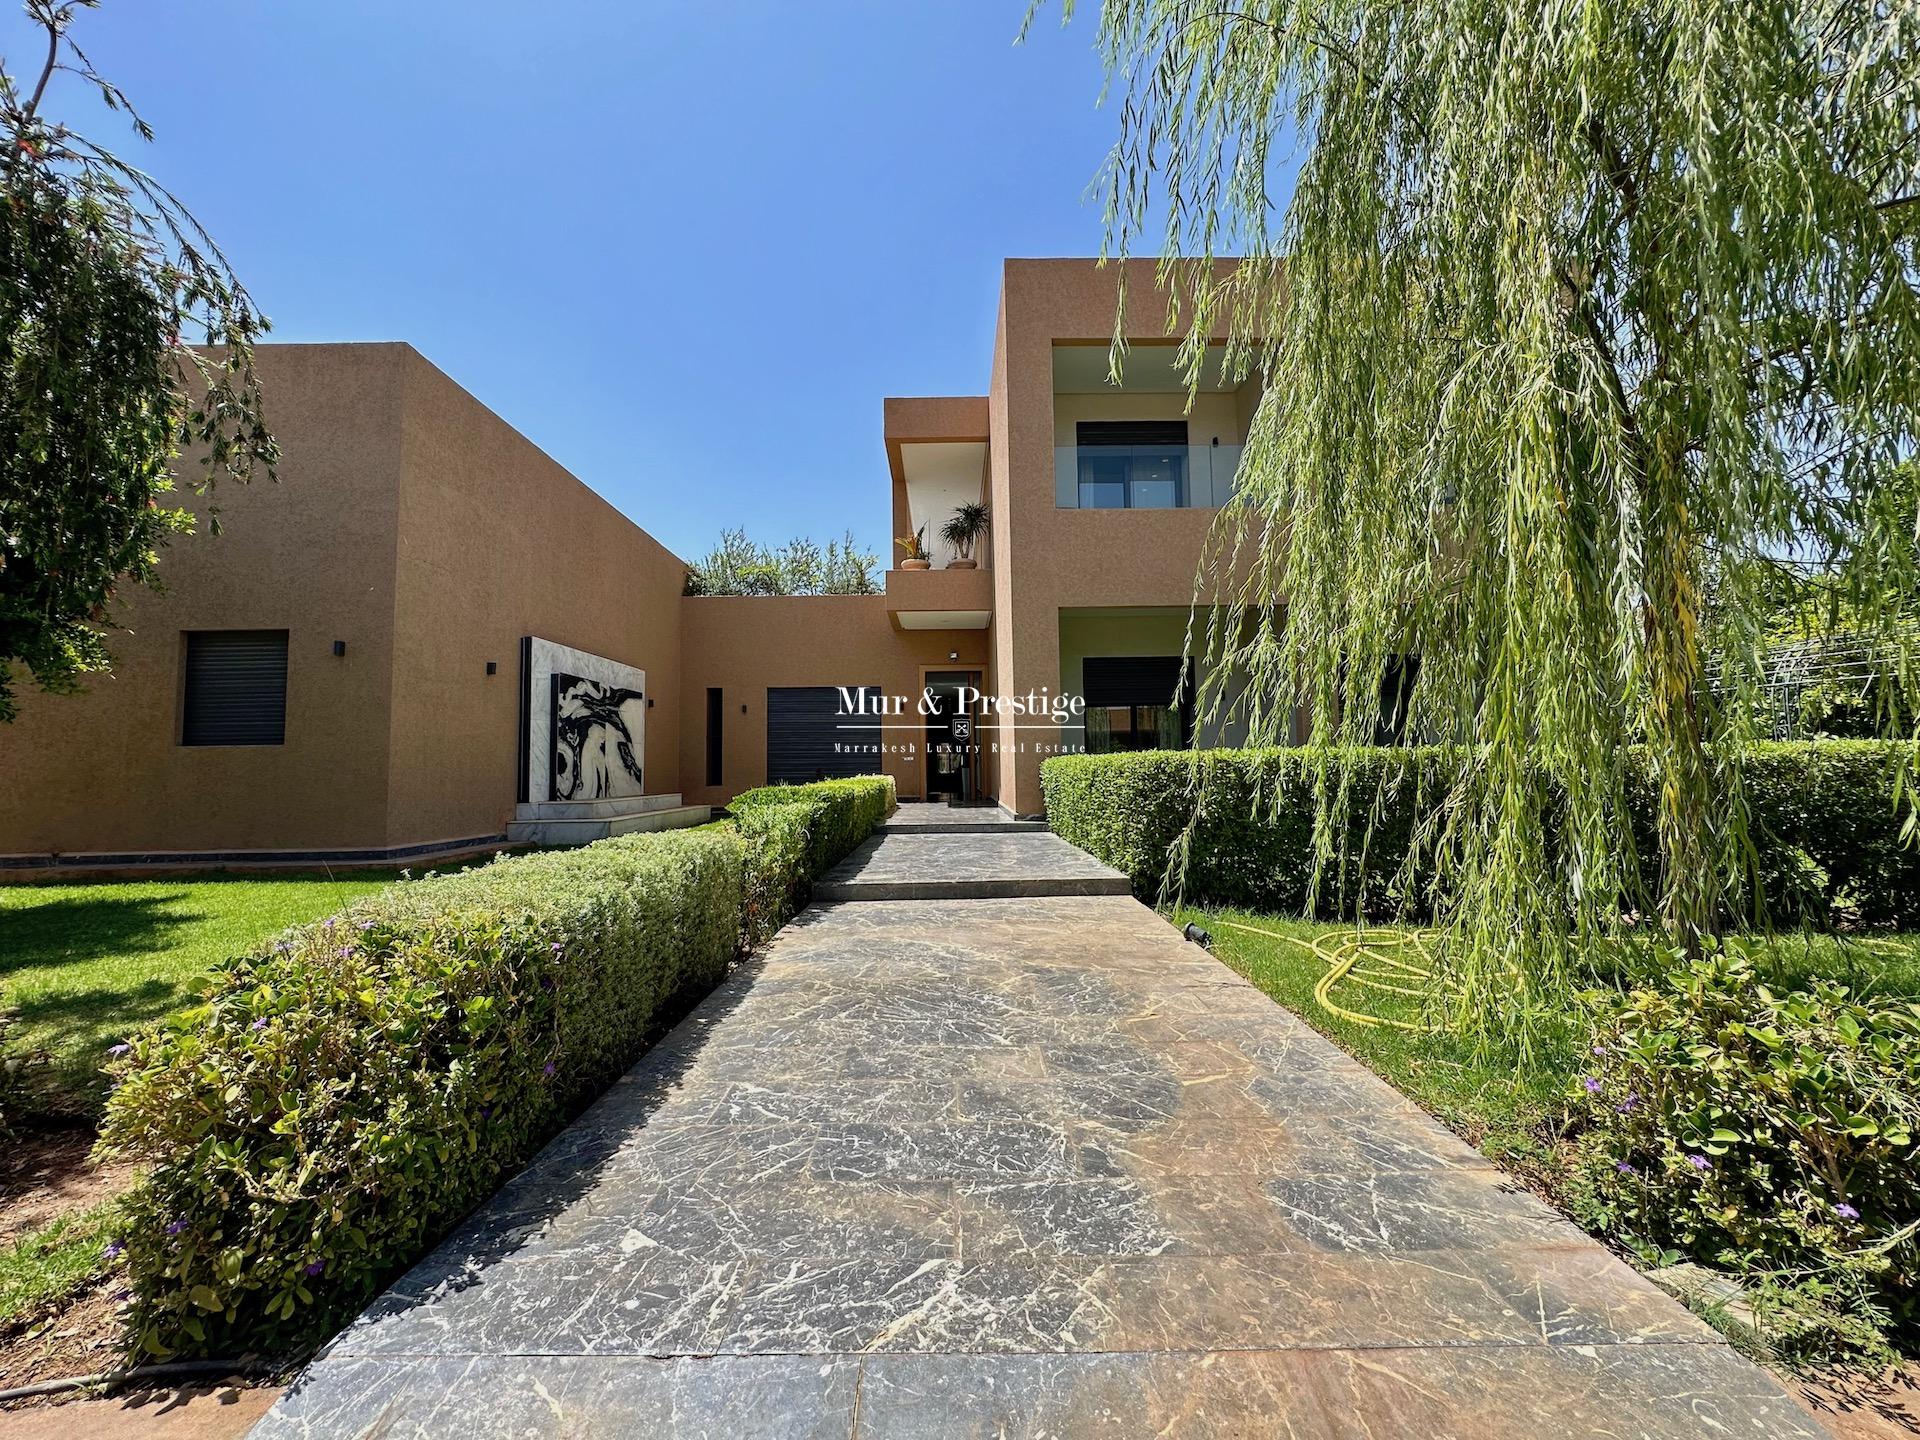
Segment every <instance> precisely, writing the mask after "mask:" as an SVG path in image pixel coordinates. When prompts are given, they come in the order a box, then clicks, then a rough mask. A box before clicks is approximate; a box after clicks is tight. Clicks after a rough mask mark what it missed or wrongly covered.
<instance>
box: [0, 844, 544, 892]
mask: <svg viewBox="0 0 1920 1440" xmlns="http://www.w3.org/2000/svg"><path fill="white" fill-rule="evenodd" d="M513 843H514V842H513V841H511V840H509V839H508V837H507V836H505V835H475V836H470V837H467V838H465V839H459V840H429V841H425V842H423V843H421V844H418V845H390V846H386V847H384V848H379V849H358V850H124V851H122V850H116V851H105V850H101V851H80V852H75V853H73V854H67V853H64V852H60V853H53V854H44V855H0V884H6V883H9V882H30V881H35V880H65V879H78V878H80V877H82V876H106V875H153V874H164V873H166V872H169V871H179V872H191V871H194V870H289V869H294V870H310V869H312V868H314V867H315V866H317V865H360V866H367V867H369V868H380V867H383V866H395V867H398V866H401V865H411V864H416V863H418V862H420V861H426V862H428V863H429V864H437V863H439V862H441V861H444V860H459V859H463V858H466V857H468V856H473V855H483V854H492V853H493V852H494V851H497V850H505V849H510V848H512V845H513Z"/></svg>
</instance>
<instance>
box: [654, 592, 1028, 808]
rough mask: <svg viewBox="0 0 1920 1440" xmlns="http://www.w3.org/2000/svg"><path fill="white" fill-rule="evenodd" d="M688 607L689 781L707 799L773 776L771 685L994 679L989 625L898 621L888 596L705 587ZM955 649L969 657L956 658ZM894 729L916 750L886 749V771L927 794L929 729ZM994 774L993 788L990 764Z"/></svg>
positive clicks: (901, 688)
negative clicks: (718, 776)
mask: <svg viewBox="0 0 1920 1440" xmlns="http://www.w3.org/2000/svg"><path fill="white" fill-rule="evenodd" d="M680 613H681V632H680V654H681V707H680V713H681V720H680V737H681V738H680V776H681V782H682V783H681V789H682V791H683V792H684V793H685V794H686V796H687V799H688V800H689V801H692V802H694V803H698V804H709V803H710V804H721V803H724V802H725V801H726V800H728V799H730V798H731V797H732V796H734V795H737V794H739V793H740V792H741V791H742V790H746V789H750V788H752V787H753V786H755V785H762V784H765V783H766V778H767V690H768V689H769V687H780V686H790V685H877V686H879V687H880V688H881V690H883V691H884V692H886V693H888V694H890V695H906V696H908V697H910V698H916V699H917V697H918V696H919V694H920V690H921V686H922V683H923V677H924V675H925V674H926V672H927V671H929V670H979V671H981V672H982V679H983V681H988V684H989V685H990V683H991V682H990V680H989V679H988V677H989V673H990V672H989V671H988V643H987V636H988V632H986V631H984V630H911V631H909V630H896V629H895V628H894V626H893V622H892V620H891V619H890V618H889V615H888V610H887V598H886V597H885V596H884V595H810V596H790V597H770V596H722V595H713V596H695V597H691V598H688V599H686V600H684V601H683V602H682V603H681V612H680ZM949 652H958V654H959V657H960V658H959V659H958V660H949V659H948V658H947V656H948V653H949ZM710 686H719V687H720V689H721V690H722V692H723V697H722V712H721V713H722V716H723V724H722V727H721V738H722V747H723V754H724V762H723V771H722V780H723V782H724V783H722V784H721V785H718V786H711V787H710V786H707V785H706V784H704V783H703V782H704V781H705V779H706V773H707V743H706V742H707V690H708V688H709V687H710ZM983 688H987V686H983ZM742 706H745V710H744V711H743V710H742V708H741V707H742ZM655 713H658V712H655ZM887 738H888V741H889V743H890V744H908V743H911V744H912V747H913V754H912V755H907V754H904V753H894V754H888V755H884V756H882V769H883V771H884V772H885V773H886V774H889V775H892V776H893V777H894V781H895V783H896V785H897V786H898V787H899V792H900V796H901V798H902V799H914V798H918V797H920V796H921V795H922V794H923V793H924V789H925V780H924V773H925V772H924V760H923V757H924V753H925V745H924V740H923V737H922V736H921V735H919V734H918V733H915V734H911V735H894V734H890V735H889V736H888V737H887ZM986 783H987V785H988V787H989V789H988V793H991V785H992V776H991V770H990V767H989V773H988V775H987V781H986Z"/></svg>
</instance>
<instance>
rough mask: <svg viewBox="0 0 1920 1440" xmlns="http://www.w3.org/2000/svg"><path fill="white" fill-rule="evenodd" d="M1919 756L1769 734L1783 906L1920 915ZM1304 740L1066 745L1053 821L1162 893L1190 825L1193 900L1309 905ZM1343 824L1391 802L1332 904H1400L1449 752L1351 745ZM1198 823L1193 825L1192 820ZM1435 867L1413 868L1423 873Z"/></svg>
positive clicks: (1859, 916) (1644, 811)
mask: <svg viewBox="0 0 1920 1440" xmlns="http://www.w3.org/2000/svg"><path fill="white" fill-rule="evenodd" d="M1909 753H1910V750H1909V748H1908V747H1907V746H1905V745H1903V744H1900V743H1897V742H1876V741H1864V740H1819V741H1804V742H1787V743H1778V744H1772V743H1770V744H1764V745H1757V746H1755V747H1754V748H1753V750H1752V752H1751V753H1750V754H1749V755H1748V757H1747V764H1746V787H1747V800H1748V805H1749V809H1750V816H1751V826H1750V829H1751V833H1752V835H1753V838H1754V843H1755V848H1756V850H1757V852H1758V855H1757V859H1758V864H1759V874H1760V877H1761V887H1762V891H1763V893H1764V895H1765V896H1766V899H1767V903H1768V906H1769V909H1770V911H1771V913H1772V914H1773V915H1774V917H1775V918H1776V919H1781V920H1802V921H1809V922H1813V923H1824V922H1826V921H1828V920H1830V919H1832V918H1835V917H1836V916H1839V915H1845V916H1846V917H1847V918H1848V919H1850V920H1852V921H1854V922H1856V923H1859V924H1865V925H1895V926H1902V927H1911V926H1914V925H1916V924H1920V850H1916V849H1915V848H1914V847H1912V846H1910V845H1907V844H1905V843H1904V842H1903V841H1902V839H1901V835H1900V821H1899V818H1898V815H1897V813H1896V811H1895V809H1894V804H1893V800H1892V777H1893V773H1894V769H1895V767H1896V766H1897V764H1898V763H1899V762H1900V760H1901V759H1902V758H1904V757H1905V756H1906V755H1908V754H1909ZM1321 758H1322V757H1320V756H1319V755H1318V754H1316V752H1314V751H1312V750H1309V749H1305V748H1298V749H1272V750H1208V751H1200V752H1197V753H1190V752H1185V751H1149V752H1144V753H1138V754H1128V755H1063V756H1057V757H1055V758H1053V759H1050V760H1048V761H1047V762H1046V763H1045V764H1044V765H1042V766H1041V770H1040V775H1041V785H1042V788H1043V790H1044V792H1045V795H1046V803H1047V818H1048V822H1049V824H1050V825H1051V826H1052V828H1053V829H1054V831H1055V832H1056V833H1058V834H1060V835H1061V836H1063V837H1065V838H1066V839H1068V840H1071V841H1072V842H1073V843H1074V844H1076V845H1078V846H1080V847H1081V848H1082V849H1084V850H1086V851H1088V852H1090V853H1091V854H1093V855H1095V856H1097V857H1098V858H1099V859H1101V860H1104V861H1106V862H1107V863H1108V864H1109V865H1112V866H1114V867H1115V868H1116V869H1119V870H1122V871H1125V872H1126V874H1127V875H1128V876H1130V877H1131V878H1132V880H1133V887H1134V891H1135V893H1136V894H1138V895H1140V896H1141V897H1142V898H1144V899H1147V900H1149V901H1152V900H1155V899H1157V898H1158V897H1159V896H1160V894H1161V890H1162V887H1163V884H1164V882H1165V880H1166V877H1167V873H1168V869H1169V857H1170V856H1171V854H1172V852H1173V847H1174V845H1175V844H1176V842H1179V841H1181V840H1182V838H1183V836H1184V838H1185V843H1186V845H1187V847H1188V848H1187V865H1186V872H1185V895H1186V898H1188V899H1189V900H1192V901H1194V902H1195V903H1209V904H1220V905H1235V906H1240V907H1243V908H1245V909H1249V910H1268V911H1275V912H1280V913H1286V914H1301V913H1303V912H1304V911H1305V909H1306V906H1307V900H1308V888H1309V884H1310V882H1311V880H1312V876H1313V870H1314V850H1313V818H1314V809H1315V803H1314V773H1315V766H1316V764H1317V763H1318V761H1319V760H1320V759H1321ZM1346 758H1347V760H1348V761H1349V763H1350V764H1351V765H1352V767H1353V769H1352V774H1353V783H1352V785H1351V787H1350V789H1349V792H1348V793H1349V799H1348V815H1347V818H1346V824H1345V827H1344V829H1345V832H1346V834H1347V835H1348V836H1349V837H1351V839H1352V841H1353V843H1354V844H1355V845H1356V846H1357V845H1358V844H1359V841H1360V838H1361V837H1362V836H1365V835H1366V834H1367V829H1368V820H1369V817H1370V816H1371V815H1372V814H1373V812H1374V808H1375V806H1376V803H1377V804H1378V805H1379V812H1378V815H1377V818H1376V819H1375V823H1374V826H1373V832H1372V836H1371V839H1370V840H1369V841H1368V850H1367V854H1366V855H1365V856H1364V859H1363V857H1360V856H1358V855H1356V856H1354V857H1351V860H1350V863H1349V865H1348V866H1347V867H1346V873H1345V874H1344V875H1336V876H1331V877H1328V878H1327V880H1326V881H1325V883H1323V885H1322V887H1321V895H1320V905H1319V908H1320V910H1321V911H1322V913H1325V914H1329V915H1332V914H1351V913H1352V911H1353V908H1354V901H1355V900H1356V899H1358V900H1359V901H1360V903H1361V905H1362V907H1363V908H1364V909H1366V910H1367V911H1368V912H1369V913H1381V912H1386V911H1390V910H1392V909H1393V908H1394V906H1393V898H1392V896H1391V894H1390V886H1391V883H1392V881H1393V879H1394V877H1395V876H1396V875H1397V873H1398V872H1399V870H1400V867H1401V865H1402V863H1403V862H1404V861H1405V859H1406V852H1407V846H1408V844H1409V842H1410V838H1411V836H1412V833H1413V827H1414V824H1415V822H1416V820H1417V818H1418V817H1419V816H1420V815H1422V814H1424V813H1426V812H1427V810H1428V809H1429V807H1431V806H1433V805H1435V804H1437V803H1439V802H1440V801H1441V800H1442V799H1443V798H1444V796H1445V793H1446V787H1447V775H1448V773H1449V768H1448V759H1447V756H1446V754H1445V752H1442V751H1440V750H1436V749H1430V748H1419V747H1407V748H1395V749H1368V750H1357V751H1350V752H1348V753H1347V756H1346ZM1632 788H1633V794H1632V795H1631V797H1630V804H1631V806H1632V812H1633V813H1632V821H1633V825H1634V829H1635V833H1636V836H1637V837H1638V841H1639V846H1640V854H1641V855H1642V857H1643V858H1644V860H1645V862H1646V863H1647V864H1648V865H1649V866H1651V865H1652V864H1653V863H1655V857H1656V853H1657V852H1656V850H1655V847H1654V845H1653V842H1652V823H1651V819H1650V815H1651V805H1650V802H1651V788H1650V786H1647V785H1644V784H1642V785H1636V786H1634V787H1632ZM1190 820H1191V821H1195V822H1196V823H1194V824H1193V826H1192V829H1191V831H1190V832H1189V831H1188V822H1189V821H1190ZM1424 878H1425V877H1416V879H1417V880H1424Z"/></svg>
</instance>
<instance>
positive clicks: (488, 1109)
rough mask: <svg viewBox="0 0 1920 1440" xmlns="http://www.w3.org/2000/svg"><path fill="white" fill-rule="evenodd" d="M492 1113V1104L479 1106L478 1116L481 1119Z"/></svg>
mask: <svg viewBox="0 0 1920 1440" xmlns="http://www.w3.org/2000/svg"><path fill="white" fill-rule="evenodd" d="M492 1114H493V1106H491V1105H482V1106H481V1107H480V1118H481V1119H482V1120H485V1119H488V1118H489V1117H490V1116H491V1115H492Z"/></svg>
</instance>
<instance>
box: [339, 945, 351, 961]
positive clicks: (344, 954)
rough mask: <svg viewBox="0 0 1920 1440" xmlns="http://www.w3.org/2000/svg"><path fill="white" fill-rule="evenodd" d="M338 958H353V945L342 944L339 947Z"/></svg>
mask: <svg viewBox="0 0 1920 1440" xmlns="http://www.w3.org/2000/svg"><path fill="white" fill-rule="evenodd" d="M340 958H341V959H342V960H351V959H352V958H353V947H352V946H351V945H342V946H341V947H340Z"/></svg>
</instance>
